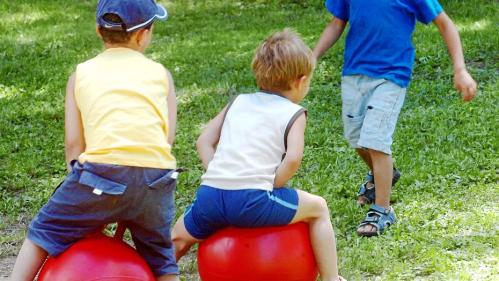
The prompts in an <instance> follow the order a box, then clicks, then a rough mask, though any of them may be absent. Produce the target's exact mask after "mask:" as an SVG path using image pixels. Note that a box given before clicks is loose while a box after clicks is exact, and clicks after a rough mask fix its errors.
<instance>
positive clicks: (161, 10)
mask: <svg viewBox="0 0 499 281" xmlns="http://www.w3.org/2000/svg"><path fill="white" fill-rule="evenodd" d="M156 6H157V7H158V10H157V11H156V19H158V20H166V19H168V12H167V11H166V8H165V7H163V6H162V5H160V4H156Z"/></svg>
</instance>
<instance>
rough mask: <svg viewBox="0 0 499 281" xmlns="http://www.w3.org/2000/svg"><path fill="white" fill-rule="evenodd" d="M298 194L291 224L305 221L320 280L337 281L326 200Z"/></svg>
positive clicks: (336, 268)
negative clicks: (307, 225)
mask: <svg viewBox="0 0 499 281" xmlns="http://www.w3.org/2000/svg"><path fill="white" fill-rule="evenodd" d="M297 192H298V210H297V212H296V215H295V217H294V218H293V220H292V221H291V223H295V222H300V221H306V222H308V224H309V229H310V240H311V243H312V248H313V250H314V255H315V259H316V261H317V266H318V267H319V273H320V275H321V280H323V281H332V280H338V260H337V256H336V239H335V237H334V230H333V225H332V224H331V220H330V218H329V208H328V206H327V203H326V200H324V198H322V197H320V196H316V195H313V194H310V193H307V192H305V191H302V190H297Z"/></svg>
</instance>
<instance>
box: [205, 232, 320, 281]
mask: <svg viewBox="0 0 499 281" xmlns="http://www.w3.org/2000/svg"><path fill="white" fill-rule="evenodd" d="M198 270H199V275H200V276H201V279H202V280H203V281H315V280H316V279H317V275H318V269H317V265H316V262H315V257H314V253H313V250H312V246H311V244H310V235H309V230H308V224H306V223H303V222H302V223H296V224H292V225H287V226H279V227H264V228H244V229H242V228H227V229H224V230H221V231H219V232H217V233H215V234H214V235H213V236H211V237H210V238H208V239H207V240H205V241H203V242H201V243H200V245H199V250H198Z"/></svg>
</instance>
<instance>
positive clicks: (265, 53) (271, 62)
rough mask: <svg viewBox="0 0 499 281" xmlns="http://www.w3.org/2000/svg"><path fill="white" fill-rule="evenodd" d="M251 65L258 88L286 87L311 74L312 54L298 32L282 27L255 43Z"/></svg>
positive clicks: (283, 88)
mask: <svg viewBox="0 0 499 281" xmlns="http://www.w3.org/2000/svg"><path fill="white" fill-rule="evenodd" d="M252 68H253V72H254V74H255V79H256V84H257V85H258V87H259V88H260V89H262V90H267V91H287V90H290V89H291V87H290V85H291V83H292V82H293V81H296V80H297V79H300V78H301V77H302V76H310V75H311V73H312V71H313V70H314V68H315V58H314V56H313V54H312V50H311V49H310V48H309V47H308V46H307V44H305V42H303V40H302V39H301V38H300V36H299V35H298V34H297V33H295V32H293V31H292V30H290V29H284V30H283V31H280V32H276V33H274V34H272V35H271V36H269V37H268V38H267V39H265V41H263V43H262V44H261V45H260V46H259V47H258V49H257V50H256V53H255V57H254V58H253V63H252Z"/></svg>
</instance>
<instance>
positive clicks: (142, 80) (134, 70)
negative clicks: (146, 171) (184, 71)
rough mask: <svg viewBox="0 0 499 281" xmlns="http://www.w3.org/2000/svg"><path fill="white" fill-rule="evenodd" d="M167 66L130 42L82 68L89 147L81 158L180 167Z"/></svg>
mask: <svg viewBox="0 0 499 281" xmlns="http://www.w3.org/2000/svg"><path fill="white" fill-rule="evenodd" d="M168 83H169V82H168V78H167V75H166V71H165V69H164V68H163V66H162V65H161V64H159V63H156V62H154V61H152V60H150V59H148V58H146V57H145V56H144V55H143V54H142V53H140V52H137V51H134V50H132V49H127V48H111V49H107V50H106V51H104V52H103V53H101V54H99V55H98V56H97V57H95V58H93V59H90V60H88V61H86V62H84V63H82V64H79V65H78V66H77V68H76V80H75V98H76V104H77V105H78V108H79V110H80V113H81V117H82V123H83V131H84V137H85V144H86V148H85V152H83V153H82V154H81V155H80V157H79V159H78V160H79V161H80V162H86V161H89V162H94V163H104V164H116V165H124V166H136V167H148V168H162V169H174V168H176V161H175V158H174V157H173V155H172V154H171V147H170V145H169V144H168V142H167V138H168V129H169V128H168V106H167V100H166V97H167V94H168V89H169V87H170V85H169V84H168Z"/></svg>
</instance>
